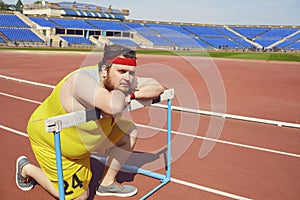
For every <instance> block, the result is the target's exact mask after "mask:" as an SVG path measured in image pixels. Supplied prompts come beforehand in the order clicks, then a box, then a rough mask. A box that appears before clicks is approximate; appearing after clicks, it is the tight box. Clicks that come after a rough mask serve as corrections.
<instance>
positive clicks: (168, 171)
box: [141, 99, 172, 200]
mask: <svg viewBox="0 0 300 200" xmlns="http://www.w3.org/2000/svg"><path fill="white" fill-rule="evenodd" d="M171 125H172V100H171V99H168V139H167V141H168V144H167V149H168V154H167V166H166V175H165V176H163V177H164V178H163V179H161V184H159V185H158V186H156V187H155V188H153V189H152V190H151V191H150V192H148V193H147V194H145V195H144V196H143V197H142V198H141V200H144V199H147V198H148V197H149V196H151V195H152V194H153V193H155V192H156V191H157V190H159V189H160V188H161V187H163V186H164V185H166V184H167V183H168V182H170V180H171V159H172V158H171ZM149 174H150V175H148V176H150V177H152V178H156V176H155V174H156V173H154V172H150V173H149Z"/></svg>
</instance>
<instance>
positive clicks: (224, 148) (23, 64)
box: [0, 51, 300, 200]
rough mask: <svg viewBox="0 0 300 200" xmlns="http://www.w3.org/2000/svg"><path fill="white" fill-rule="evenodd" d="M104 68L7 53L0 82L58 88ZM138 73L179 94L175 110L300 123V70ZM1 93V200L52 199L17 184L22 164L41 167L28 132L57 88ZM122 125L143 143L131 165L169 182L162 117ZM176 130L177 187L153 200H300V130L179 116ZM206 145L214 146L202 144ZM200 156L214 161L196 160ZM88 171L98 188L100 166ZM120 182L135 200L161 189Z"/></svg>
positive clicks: (79, 58)
mask: <svg viewBox="0 0 300 200" xmlns="http://www.w3.org/2000/svg"><path fill="white" fill-rule="evenodd" d="M100 58H101V54H92V53H90V54H79V53H58V54H54V53H50V52H49V53H32V52H25V51H24V52H21V51H18V52H16V51H1V53H0V75H5V76H9V77H14V78H19V79H23V80H29V81H35V82H39V83H45V84H49V85H55V84H56V83H57V82H58V81H59V80H60V78H62V77H63V76H64V75H65V74H66V73H68V72H70V71H72V70H73V69H76V68H78V67H80V66H85V65H92V64H96V63H97V62H98V61H99V60H100ZM138 64H139V65H140V67H139V68H138V71H137V74H138V75H140V76H150V77H154V78H156V79H158V80H159V81H160V82H162V83H163V84H164V85H165V86H166V87H173V88H175V90H176V99H175V100H174V105H176V106H180V107H186V108H195V109H201V110H207V111H211V110H213V111H216V112H222V111H225V112H226V113H229V114H235V115H241V116H249V117H256V118H263V119H270V120H277V121H283V122H290V123H296V124H298V123H299V120H300V112H299V111H300V93H299V92H298V91H299V89H300V79H299V74H300V63H294V62H268V61H249V60H230V59H214V60H211V59H208V58H195V57H186V58H183V57H171V56H149V55H140V56H139V59H138ZM0 85H1V91H0V92H1V93H0V100H1V104H0V108H1V116H0V126H1V129H0V133H1V140H0V141H1V142H0V146H1V150H2V151H1V152H2V155H1V162H0V171H1V175H2V177H1V181H0V183H1V185H2V187H0V194H1V195H2V197H1V198H2V199H52V198H51V197H50V196H49V195H48V194H47V193H46V192H45V191H44V190H43V189H42V188H41V187H40V186H36V187H35V188H34V189H33V190H32V191H30V192H23V191H21V190H19V189H18V188H17V187H16V185H15V174H14V173H15V160H16V158H17V157H18V156H19V155H23V154H24V155H27V156H28V158H29V159H30V160H32V161H33V162H34V163H36V162H35V160H34V156H33V154H32V151H31V148H30V144H29V142H28V138H27V137H26V129H25V128H26V123H27V120H28V118H29V116H30V114H31V113H32V111H33V110H34V109H35V108H36V107H37V106H38V102H41V101H42V100H43V99H44V98H45V97H46V96H47V95H48V94H49V93H50V92H51V88H47V87H42V86H34V85H31V84H26V83H21V82H17V81H12V80H6V79H4V78H0ZM7 95H13V96H7ZM18 97H21V98H22V99H20V98H18ZM28 100H31V101H28ZM145 113H149V114H145ZM124 117H130V118H131V119H132V120H134V121H135V122H136V123H137V124H138V127H139V134H140V136H139V137H140V138H139V140H138V143H137V145H136V148H135V151H136V153H135V154H134V155H133V156H132V157H131V158H130V160H129V161H128V164H132V163H134V164H135V165H137V166H141V167H143V168H147V169H153V170H155V171H157V172H160V173H163V171H164V170H163V169H162V166H163V154H162V153H161V152H160V151H161V150H164V148H165V147H166V142H165V139H166V133H165V131H163V130H159V131H158V130H155V128H162V129H165V128H166V112H165V110H163V109H157V108H145V109H142V110H139V111H134V112H133V113H130V115H125V116H124ZM9 128H10V129H9ZM172 130H173V139H172V146H173V151H172V156H173V161H172V171H171V177H172V180H171V182H170V183H168V184H167V185H166V186H164V187H163V188H161V189H160V190H159V191H157V192H156V193H154V194H153V195H152V196H151V197H150V198H149V199H204V200H207V199H213V200H215V199H217V200H219V199H242V198H243V197H244V198H245V199H262V200H266V199H272V200H282V199H285V200H298V199H300V190H299V187H300V182H299V180H300V171H299V166H300V131H299V129H297V128H289V127H279V126H274V125H268V124H262V123H254V122H247V121H241V120H234V119H227V118H226V119H223V118H218V117H211V116H206V115H199V114H191V113H183V112H178V111H173V125H172ZM17 131H19V132H17ZM18 133H19V134H18ZM206 136H209V137H214V138H218V141H217V142H216V141H211V142H209V141H206V143H205V144H204V142H203V141H204V140H203V137H206ZM203 145H204V147H203ZM205 145H208V146H209V147H213V148H212V149H211V150H210V149H209V148H207V147H208V146H205ZM201 146H202V150H203V151H201V152H202V153H203V152H208V154H207V155H205V156H204V157H203V158H201V159H200V158H199V152H200V149H201ZM201 155H202V154H201ZM92 163H93V166H94V167H93V170H94V176H95V177H94V179H93V182H92V183H93V184H96V182H97V179H99V177H100V174H101V167H102V166H101V165H100V164H99V162H97V161H96V160H92ZM118 179H119V180H120V181H122V182H129V183H130V184H134V185H136V186H138V188H139V193H138V194H137V195H136V196H134V197H131V198H129V199H138V198H140V197H142V196H143V195H144V194H146V193H147V192H149V191H150V190H151V189H152V188H154V187H155V186H156V185H158V184H159V181H158V180H155V179H153V178H149V177H145V176H143V175H139V174H126V173H121V174H120V176H119V177H118ZM92 198H93V199H100V197H97V196H93V195H92ZM92 198H91V199H92ZM106 199H113V198H106Z"/></svg>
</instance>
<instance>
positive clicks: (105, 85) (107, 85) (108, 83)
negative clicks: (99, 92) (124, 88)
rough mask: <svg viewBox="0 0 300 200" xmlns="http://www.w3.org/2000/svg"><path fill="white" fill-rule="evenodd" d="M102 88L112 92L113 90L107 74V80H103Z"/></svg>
mask: <svg viewBox="0 0 300 200" xmlns="http://www.w3.org/2000/svg"><path fill="white" fill-rule="evenodd" d="M104 87H105V88H106V89H107V90H108V91H112V90H114V89H115V87H114V85H113V84H112V81H111V77H110V75H109V73H107V78H106V79H105V80H104Z"/></svg>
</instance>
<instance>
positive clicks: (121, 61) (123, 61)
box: [106, 57, 136, 67]
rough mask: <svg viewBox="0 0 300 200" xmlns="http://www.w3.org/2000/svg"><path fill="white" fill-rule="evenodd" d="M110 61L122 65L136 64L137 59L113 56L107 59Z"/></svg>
mask: <svg viewBox="0 0 300 200" xmlns="http://www.w3.org/2000/svg"><path fill="white" fill-rule="evenodd" d="M106 61H108V62H111V63H114V64H120V65H129V66H134V67H135V66H136V60H135V59H132V58H119V57H116V58H113V59H111V60H106Z"/></svg>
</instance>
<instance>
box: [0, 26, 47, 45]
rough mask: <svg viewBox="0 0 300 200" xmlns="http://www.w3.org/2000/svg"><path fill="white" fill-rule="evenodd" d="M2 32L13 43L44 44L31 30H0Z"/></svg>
mask: <svg viewBox="0 0 300 200" xmlns="http://www.w3.org/2000/svg"><path fill="white" fill-rule="evenodd" d="M0 32H1V33H2V34H3V35H5V36H6V37H7V38H8V39H9V40H10V41H12V42H41V43H42V42H43V40H41V39H40V38H39V37H38V36H36V35H35V34H34V33H33V32H32V31H31V30H30V29H24V28H0Z"/></svg>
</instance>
